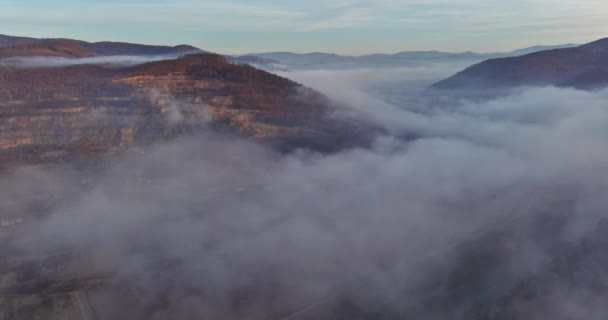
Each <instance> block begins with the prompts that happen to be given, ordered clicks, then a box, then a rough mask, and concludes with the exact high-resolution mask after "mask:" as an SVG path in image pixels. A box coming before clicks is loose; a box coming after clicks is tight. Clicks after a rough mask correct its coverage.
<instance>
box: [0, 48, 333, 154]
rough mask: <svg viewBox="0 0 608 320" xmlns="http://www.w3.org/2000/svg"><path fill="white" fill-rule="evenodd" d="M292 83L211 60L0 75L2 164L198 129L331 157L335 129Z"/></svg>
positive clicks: (322, 105)
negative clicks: (311, 149) (322, 152)
mask: <svg viewBox="0 0 608 320" xmlns="http://www.w3.org/2000/svg"><path fill="white" fill-rule="evenodd" d="M327 111H328V110H327V101H325V99H324V98H323V97H322V96H320V95H318V94H316V93H314V92H312V91H311V90H309V89H306V88H304V87H302V86H300V85H298V84H297V83H294V82H292V81H290V80H288V79H284V78H281V77H278V76H275V75H272V74H269V73H266V72H263V71H259V70H257V69H255V68H253V67H249V66H240V65H234V64H230V63H228V62H227V61H226V60H225V59H224V58H223V57H221V56H218V55H212V54H197V55H187V56H184V57H182V58H180V59H176V60H165V61H159V62H153V63H148V64H143V65H139V66H135V67H123V68H118V67H111V66H96V65H81V66H69V67H61V68H58V67H57V68H55V67H49V68H17V67H14V68H12V67H5V68H2V69H0V149H2V158H3V159H2V160H5V161H6V160H18V161H23V160H32V161H41V160H42V161H43V160H45V159H46V158H48V157H53V156H55V155H57V154H65V153H67V154H72V153H74V152H78V153H88V152H94V153H95V152H105V151H110V150H116V149H126V148H131V147H136V146H144V145H149V144H152V143H156V142H161V141H164V140H166V139H170V138H172V137H175V136H176V135H179V134H182V133H185V132H192V131H194V130H199V129H203V128H214V129H219V130H223V131H227V132H231V133H237V134H240V135H243V136H246V137H250V138H252V139H255V140H258V141H265V142H271V143H277V144H280V145H281V146H289V147H298V146H310V147H316V148H320V149H328V148H332V147H333V145H334V144H335V143H337V140H336V139H338V138H339V137H338V135H337V133H339V132H340V128H339V126H340V124H339V123H338V122H336V121H333V120H330V119H329V118H328V117H327Z"/></svg>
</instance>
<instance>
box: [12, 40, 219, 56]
mask: <svg viewBox="0 0 608 320" xmlns="http://www.w3.org/2000/svg"><path fill="white" fill-rule="evenodd" d="M59 44H61V45H64V46H71V47H73V48H81V49H83V50H89V51H90V52H92V53H93V54H94V55H100V56H119V55H178V54H185V53H195V52H199V53H203V52H206V53H208V52H207V51H204V50H201V49H199V48H196V47H194V46H190V45H177V46H162V45H143V44H134V43H127V42H110V41H103V42H86V41H81V40H72V39H37V38H28V37H15V36H7V35H0V50H1V49H3V48H6V47H8V46H15V45H20V46H36V45H39V46H49V45H59ZM30 55H31V54H30ZM42 55H44V54H42ZM15 56H18V55H15ZM66 57H70V58H72V57H73V56H69V55H68V56H66Z"/></svg>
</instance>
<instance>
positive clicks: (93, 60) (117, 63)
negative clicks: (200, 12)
mask: <svg viewBox="0 0 608 320" xmlns="http://www.w3.org/2000/svg"><path fill="white" fill-rule="evenodd" d="M177 58H178V56H177V55H160V56H99V57H88V58H64V57H42V56H33V57H13V58H5V59H0V66H1V67H7V66H12V67H19V68H58V67H68V66H77V65H84V64H96V65H107V66H111V67H129V66H135V65H138V64H144V63H148V62H155V61H161V60H173V59H177Z"/></svg>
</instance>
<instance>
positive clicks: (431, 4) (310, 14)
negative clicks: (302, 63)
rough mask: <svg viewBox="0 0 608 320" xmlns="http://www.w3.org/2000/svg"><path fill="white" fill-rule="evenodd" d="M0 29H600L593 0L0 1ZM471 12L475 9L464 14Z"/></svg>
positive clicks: (377, 43) (288, 34)
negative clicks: (556, 0)
mask: <svg viewBox="0 0 608 320" xmlns="http://www.w3.org/2000/svg"><path fill="white" fill-rule="evenodd" d="M0 4H3V10H2V12H0V30H2V32H1V33H3V34H8V35H16V36H30V37H43V38H48V37H51V38H52V37H66V38H76V39H82V40H86V41H104V40H111V41H125V42H136V43H147V44H166V45H177V44H190V45H194V46H197V47H199V48H201V49H204V50H209V51H213V52H219V53H226V54H247V53H259V52H277V51H280V52H283V51H288V52H295V53H311V52H331V53H336V54H342V55H364V54H370V53H396V52H401V51H443V52H466V51H474V52H479V53H491V52H510V51H513V50H516V49H521V48H526V47H531V46H536V45H560V44H566V43H580V44H582V43H586V42H591V41H594V40H597V39H601V38H603V37H605V36H606V34H604V33H603V31H602V28H601V25H602V23H603V17H605V16H606V14H607V13H608V3H603V2H601V1H595V0H593V1H573V0H567V1H560V2H559V3H554V2H551V3H549V1H546V0H517V1H511V2H509V3H503V2H499V1H486V2H484V3H482V4H480V3H478V2H474V1H471V0H455V1H448V0H432V1H420V0H405V1H399V0H382V1H367V0H360V1H333V2H322V1H316V0H314V1H307V2H306V3H302V2H298V1H276V0H272V1H261V0H255V1H248V2H245V1H233V0H231V1H223V2H221V3H218V2H214V1H207V0H204V1H191V0H179V1H166V0H153V1H145V2H144V1H140V0H127V1H120V2H119V1H115V0H111V1H84V0H61V1H54V2H52V3H49V2H45V1H41V0H31V1H14V0H9V1H0ZM471 12H475V15H474V16H473V15H470V13H471Z"/></svg>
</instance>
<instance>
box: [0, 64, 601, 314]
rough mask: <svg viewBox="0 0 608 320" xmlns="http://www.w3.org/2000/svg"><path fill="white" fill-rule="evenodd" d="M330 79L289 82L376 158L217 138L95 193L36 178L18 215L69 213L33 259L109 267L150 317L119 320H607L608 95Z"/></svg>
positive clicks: (30, 171)
mask: <svg viewBox="0 0 608 320" xmlns="http://www.w3.org/2000/svg"><path fill="white" fill-rule="evenodd" d="M321 72H322V76H315V75H318V73H311V72H303V73H292V74H288V76H289V77H291V78H294V79H296V80H298V81H301V82H304V83H305V84H306V85H309V86H312V87H313V88H315V89H317V90H320V91H321V92H323V93H325V94H327V95H328V96H330V97H331V98H332V99H334V100H336V101H339V102H340V104H339V105H341V106H344V107H343V108H346V107H348V108H349V111H350V112H355V113H356V114H358V115H359V116H360V117H361V118H364V119H367V120H368V121H370V122H371V123H374V124H375V125H378V126H382V127H383V128H385V129H386V130H385V132H386V133H385V134H383V135H379V136H378V137H377V138H376V139H375V143H374V145H373V147H371V148H353V149H349V150H343V151H341V152H338V153H334V154H320V153H316V152H313V151H308V150H299V151H296V152H293V153H290V154H281V153H278V152H276V151H273V150H271V149H269V148H266V147H264V146H260V145H255V144H253V143H251V142H247V141H242V140H239V139H237V138H234V137H230V138H228V137H223V136H220V135H216V134H212V133H204V134H201V135H199V136H196V137H190V138H183V139H180V140H176V141H172V142H168V143H166V144H164V145H160V146H156V147H153V148H150V149H149V150H146V152H145V153H144V154H143V155H139V156H134V157H130V158H128V159H125V160H122V161H120V162H119V163H118V164H115V165H112V166H111V167H110V168H107V169H104V170H101V172H100V173H97V174H95V175H94V177H93V178H91V179H92V180H90V181H89V182H88V183H87V187H86V188H80V190H78V191H75V190H73V186H75V185H79V184H81V177H80V176H79V175H78V174H75V173H71V172H54V173H52V174H51V173H48V172H47V171H46V170H42V169H37V168H23V169H20V170H17V171H15V172H13V173H11V174H8V176H6V177H4V178H3V179H2V180H0V188H1V189H0V190H2V192H0V199H1V200H2V201H0V206H2V208H0V209H1V210H3V211H6V212H8V211H11V212H13V211H14V212H17V211H19V210H23V209H26V208H30V207H32V206H34V205H35V204H34V203H33V202H34V201H35V200H34V199H31V197H28V196H26V195H31V194H55V193H60V194H64V198H63V199H64V200H63V201H61V202H60V203H59V204H58V205H55V206H53V207H52V208H51V209H50V214H49V215H48V216H46V217H45V218H44V219H43V220H42V222H39V223H35V224H32V225H31V226H30V227H29V228H31V229H30V232H28V233H27V234H28V236H27V237H24V238H22V239H20V241H19V243H18V244H17V246H18V248H19V250H23V252H28V253H39V252H50V251H53V250H82V251H95V250H99V251H100V252H101V251H102V252H104V253H105V254H106V255H107V259H111V261H113V264H114V266H115V267H114V268H115V273H114V276H113V279H112V283H113V285H115V286H117V287H129V288H131V290H133V291H134V292H136V293H137V294H136V295H137V296H138V301H139V305H140V306H139V307H135V306H134V305H133V304H130V302H129V301H130V300H128V299H122V298H121V297H116V296H112V295H110V294H104V293H103V292H102V291H100V292H99V293H97V294H95V293H93V294H92V295H91V299H92V300H93V301H102V302H103V303H104V305H106V306H107V308H104V310H98V311H99V312H101V313H100V314H102V315H103V316H104V317H106V318H107V319H276V320H279V319H591V320H594V319H603V318H604V316H603V315H605V314H606V312H608V305H606V304H605V300H604V298H606V293H608V291H607V290H606V288H608V272H607V271H606V270H607V269H605V268H603V266H605V263H606V262H607V259H608V255H607V253H608V252H607V251H606V249H607V248H608V247H607V246H606V240H604V239H603V232H605V231H606V230H607V229H606V225H605V224H604V223H602V221H603V219H604V218H605V215H606V209H605V208H607V207H608V198H607V197H606V196H605V195H606V194H607V192H608V162H607V161H606V159H608V148H606V141H608V125H607V124H608V109H607V108H606V106H608V90H604V91H596V92H586V91H576V90H572V89H564V88H553V87H548V88H525V89H521V90H518V91H515V92H513V93H511V94H509V95H506V96H501V97H496V98H494V99H490V100H484V101H469V100H466V99H461V98H451V97H449V96H436V95H435V96H433V97H432V98H428V99H426V98H416V99H412V98H411V97H412V96H410V98H407V99H405V98H404V99H393V98H394V97H393V98H387V97H386V96H383V95H381V94H380V93H382V92H385V91H381V90H380V91H378V90H375V89H377V88H378V87H382V83H386V82H387V81H386V79H392V78H393V77H395V76H397V73H396V72H395V71H382V72H384V74H382V73H381V71H374V72H373V77H372V76H366V77H361V72H353V71H348V72H342V71H338V72H333V71H332V72H330V71H321ZM366 72H368V74H369V71H366ZM421 72H423V70H419V71H416V72H412V76H411V77H416V74H419V73H421ZM400 77H402V76H400ZM428 79H430V78H428ZM428 79H427V78H425V80H423V81H424V82H425V83H427V82H428ZM419 87H422V86H421V85H418V87H416V88H419ZM410 88H412V87H410ZM413 91H416V90H414V89H410V90H408V88H407V87H404V92H408V95H413V93H412V92H413ZM391 92H395V91H394V90H391ZM420 95H421V94H419V96H420ZM395 101H400V102H401V103H402V104H396V103H395ZM437 101H441V103H438V102H437ZM338 114H339V112H338ZM9 190H11V191H9ZM65 194H67V195H65Z"/></svg>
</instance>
